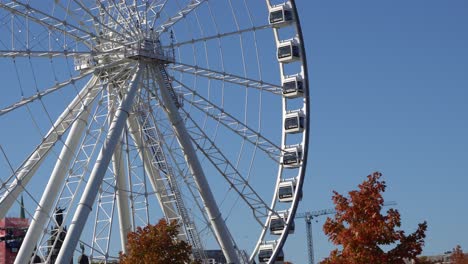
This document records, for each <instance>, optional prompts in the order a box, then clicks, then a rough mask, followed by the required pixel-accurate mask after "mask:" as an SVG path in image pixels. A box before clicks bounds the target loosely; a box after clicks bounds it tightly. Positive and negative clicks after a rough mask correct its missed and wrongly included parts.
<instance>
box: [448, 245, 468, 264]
mask: <svg viewBox="0 0 468 264" xmlns="http://www.w3.org/2000/svg"><path fill="white" fill-rule="evenodd" d="M450 261H451V263H453V264H468V258H467V257H466V256H465V254H463V250H462V249H461V247H460V245H457V246H456V247H455V248H454V249H453V252H452V255H451V256H450Z"/></svg>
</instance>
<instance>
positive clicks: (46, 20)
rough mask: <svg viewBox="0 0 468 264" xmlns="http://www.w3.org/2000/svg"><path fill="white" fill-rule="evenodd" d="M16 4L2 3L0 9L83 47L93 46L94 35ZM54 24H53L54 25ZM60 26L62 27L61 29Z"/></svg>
mask: <svg viewBox="0 0 468 264" xmlns="http://www.w3.org/2000/svg"><path fill="white" fill-rule="evenodd" d="M14 2H15V3H16V4H13V3H11V4H10V5H6V4H3V3H0V8H3V9H5V10H7V11H9V12H10V13H12V14H16V15H19V16H22V17H24V18H26V19H29V20H31V21H33V22H35V23H37V24H39V25H41V26H44V27H46V28H48V29H49V30H54V31H57V32H61V33H63V34H65V35H67V36H69V37H71V38H73V39H75V40H77V41H80V42H81V43H83V44H84V45H86V46H87V47H89V48H91V47H92V46H93V44H92V43H91V39H92V38H94V37H96V35H94V34H92V33H89V32H87V31H84V30H82V29H80V28H77V27H74V26H72V25H70V24H67V23H66V22H65V21H61V20H59V19H58V18H55V17H53V16H51V15H48V14H46V13H44V12H42V11H39V10H37V9H34V8H32V7H31V6H29V5H26V4H23V3H21V2H18V1H14ZM26 6H28V11H29V12H25V11H23V9H26ZM35 14H40V15H41V16H43V17H36V16H34V15H35ZM54 23H55V24H54ZM60 26H63V28H61V27H60ZM67 27H70V28H71V29H70V30H67V29H66V28H67ZM78 32H81V33H83V34H81V35H80V34H78Z"/></svg>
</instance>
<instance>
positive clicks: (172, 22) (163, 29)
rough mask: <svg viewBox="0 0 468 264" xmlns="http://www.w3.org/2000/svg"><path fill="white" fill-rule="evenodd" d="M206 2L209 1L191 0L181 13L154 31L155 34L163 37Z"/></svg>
mask: <svg viewBox="0 0 468 264" xmlns="http://www.w3.org/2000/svg"><path fill="white" fill-rule="evenodd" d="M205 1H207V0H190V3H188V4H187V5H186V6H185V7H183V8H182V9H181V10H180V11H179V12H177V14H176V15H175V16H173V17H171V18H169V19H168V20H166V21H165V22H164V23H162V24H161V26H159V27H158V28H157V29H155V30H154V32H155V33H156V34H157V35H161V34H162V33H164V32H166V31H167V30H168V29H169V28H171V27H172V26H174V25H175V24H176V23H177V22H179V21H180V20H182V19H183V18H185V17H186V16H187V15H188V14H189V13H190V12H192V11H193V10H195V9H196V8H197V7H198V6H199V5H201V4H202V3H203V2H205Z"/></svg>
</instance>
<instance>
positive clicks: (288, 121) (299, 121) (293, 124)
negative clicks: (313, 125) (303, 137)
mask: <svg viewBox="0 0 468 264" xmlns="http://www.w3.org/2000/svg"><path fill="white" fill-rule="evenodd" d="M304 120H305V118H304V114H303V113H302V112H301V111H293V112H290V113H287V114H286V117H285V118H284V131H285V132H286V133H289V134H293V133H300V132H302V131H304V125H305V124H304V122H305V121H304Z"/></svg>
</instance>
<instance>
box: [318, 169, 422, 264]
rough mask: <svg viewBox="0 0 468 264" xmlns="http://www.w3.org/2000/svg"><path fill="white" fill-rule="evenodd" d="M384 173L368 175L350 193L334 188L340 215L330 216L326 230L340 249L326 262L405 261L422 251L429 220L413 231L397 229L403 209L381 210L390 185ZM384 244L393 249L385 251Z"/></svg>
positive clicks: (395, 263) (380, 263)
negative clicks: (383, 176)
mask: <svg viewBox="0 0 468 264" xmlns="http://www.w3.org/2000/svg"><path fill="white" fill-rule="evenodd" d="M381 177H382V174H381V173H379V172H375V173H373V174H372V175H369V176H367V180H366V181H364V182H363V183H361V184H360V185H359V190H355V191H351V192H349V197H345V196H343V195H341V194H339V193H337V192H336V191H334V192H333V193H334V195H333V202H334V203H335V209H336V215H335V216H334V218H333V219H332V218H327V221H326V222H325V224H324V227H323V230H324V231H325V234H326V235H327V236H328V237H329V240H330V241H331V242H333V244H335V245H337V246H339V247H340V250H338V249H335V250H333V251H332V252H331V253H330V256H329V257H328V258H326V259H325V260H324V261H322V262H321V263H322V264H369V263H373V264H388V263H392V264H403V263H404V261H405V260H413V259H416V256H418V255H419V254H421V251H422V247H423V245H424V238H425V231H426V229H427V224H426V222H423V223H421V224H419V226H418V229H417V230H416V231H415V232H414V233H412V234H409V235H405V232H404V231H402V230H396V229H397V228H399V227H400V226H401V219H400V213H399V212H398V211H397V210H395V209H389V210H388V211H387V214H386V215H382V213H381V210H382V206H383V203H384V199H383V197H382V193H383V192H385V187H386V185H385V181H383V180H381ZM381 246H386V247H389V246H393V249H391V250H388V251H384V250H383V249H382V248H381ZM416 261H417V260H416Z"/></svg>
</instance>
